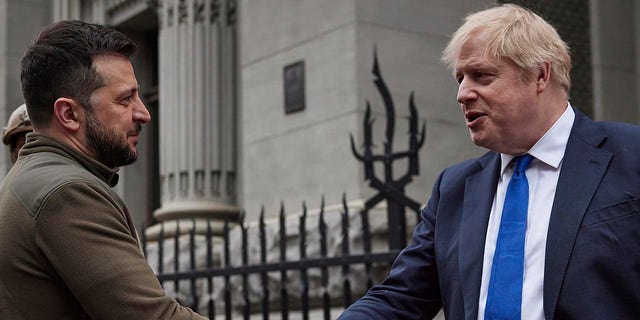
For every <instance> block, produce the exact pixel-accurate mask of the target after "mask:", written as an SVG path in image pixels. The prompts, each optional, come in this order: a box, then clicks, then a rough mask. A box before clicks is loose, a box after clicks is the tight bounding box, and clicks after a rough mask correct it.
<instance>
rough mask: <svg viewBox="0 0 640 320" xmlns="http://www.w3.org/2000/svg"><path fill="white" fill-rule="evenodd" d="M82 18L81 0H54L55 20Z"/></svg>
mask: <svg viewBox="0 0 640 320" xmlns="http://www.w3.org/2000/svg"><path fill="white" fill-rule="evenodd" d="M77 19H80V0H53V21H60V20H77Z"/></svg>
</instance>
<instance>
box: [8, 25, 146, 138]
mask: <svg viewBox="0 0 640 320" xmlns="http://www.w3.org/2000/svg"><path fill="white" fill-rule="evenodd" d="M136 49H137V46H136V43H135V42H134V41H133V40H131V39H130V38H129V37H127V36H126V35H124V34H123V33H122V32H120V31H117V30H115V29H113V28H111V27H107V26H103V25H97V24H91V23H87V22H83V21H77V20H73V21H60V22H56V23H54V24H51V25H49V26H47V27H45V28H44V29H42V31H41V32H40V35H38V37H37V38H36V40H35V42H34V44H33V45H32V46H31V47H29V48H28V49H27V51H26V52H25V54H24V56H23V57H22V70H21V73H20V79H21V81H22V94H23V96H24V99H25V102H26V104H27V112H28V113H29V117H30V118H31V122H32V123H33V124H34V126H42V127H46V126H47V125H48V123H49V120H50V118H51V115H52V114H53V104H54V102H55V101H56V99H58V98H60V97H68V98H71V99H74V100H76V101H77V102H79V103H80V104H81V105H82V106H83V107H84V108H86V109H87V110H88V111H91V104H90V102H89V98H90V96H91V93H92V92H93V91H94V90H96V89H98V88H100V87H101V86H103V85H104V83H103V82H104V80H103V79H102V77H101V76H100V75H99V74H98V73H97V72H96V70H95V69H94V68H93V61H94V59H95V57H96V56H102V55H121V56H125V57H130V56H131V55H132V54H133V53H134V52H135V51H136Z"/></svg>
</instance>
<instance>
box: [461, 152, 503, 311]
mask: <svg viewBox="0 0 640 320" xmlns="http://www.w3.org/2000/svg"><path fill="white" fill-rule="evenodd" d="M479 165H480V166H481V169H480V170H479V171H477V172H476V173H475V174H473V175H470V176H469V177H468V178H467V179H466V183H465V189H464V190H465V191H464V203H463V209H462V219H461V222H460V224H461V225H460V245H459V255H458V256H459V261H458V263H459V268H460V280H461V281H460V283H461V285H462V294H463V296H464V309H465V314H466V317H467V318H469V319H475V318H476V316H477V314H478V299H479V296H480V282H481V280H482V261H483V256H484V242H485V238H486V234H487V225H488V223H489V214H490V213H491V204H492V203H493V198H494V195H495V191H496V186H497V184H498V175H499V172H500V156H499V154H497V153H489V154H488V155H487V156H485V157H483V158H482V159H480V160H479ZM485 191H486V192H485Z"/></svg>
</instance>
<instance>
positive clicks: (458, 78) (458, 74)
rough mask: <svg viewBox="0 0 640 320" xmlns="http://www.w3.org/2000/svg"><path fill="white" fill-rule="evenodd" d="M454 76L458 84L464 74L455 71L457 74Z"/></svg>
mask: <svg viewBox="0 0 640 320" xmlns="http://www.w3.org/2000/svg"><path fill="white" fill-rule="evenodd" d="M455 78H456V82H457V83H458V84H461V83H462V80H464V76H463V75H462V73H457V74H456V75H455Z"/></svg>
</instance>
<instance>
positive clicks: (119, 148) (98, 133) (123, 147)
mask: <svg viewBox="0 0 640 320" xmlns="http://www.w3.org/2000/svg"><path fill="white" fill-rule="evenodd" d="M135 125H136V128H135V130H136V131H137V132H140V130H141V129H142V126H141V125H140V124H139V123H136V124H135ZM127 134H128V133H127ZM87 144H88V146H89V148H90V149H91V150H92V151H93V152H94V153H95V158H96V160H98V161H99V162H100V163H102V164H104V165H105V166H107V167H109V168H117V167H122V166H126V165H128V164H131V163H134V162H135V161H136V159H137V158H138V154H137V153H136V152H135V151H132V150H131V149H130V148H129V144H128V143H127V141H126V138H125V140H124V141H122V140H121V139H118V135H117V134H116V133H115V132H113V130H110V129H107V128H104V129H103V128H102V126H101V125H100V124H99V123H98V121H97V120H96V119H95V118H94V116H93V114H92V113H91V112H88V113H87Z"/></svg>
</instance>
